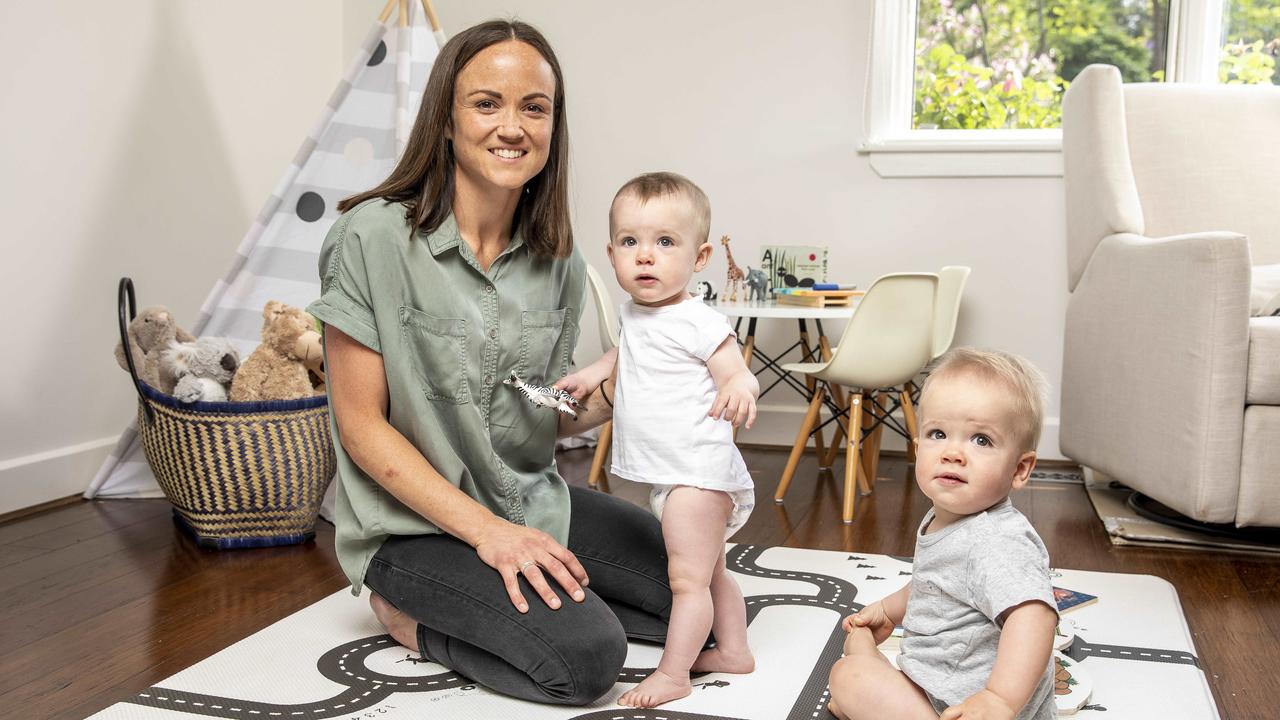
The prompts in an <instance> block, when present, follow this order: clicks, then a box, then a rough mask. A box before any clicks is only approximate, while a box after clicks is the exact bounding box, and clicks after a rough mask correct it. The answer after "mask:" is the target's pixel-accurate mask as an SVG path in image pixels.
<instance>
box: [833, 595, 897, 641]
mask: <svg viewBox="0 0 1280 720" xmlns="http://www.w3.org/2000/svg"><path fill="white" fill-rule="evenodd" d="M840 627H842V628H844V631H845V632H852V631H853V629H854V628H855V627H864V628H867V629H868V630H870V631H871V636H872V637H873V638H875V641H876V645H879V644H880V643H882V642H884V641H885V638H888V637H889V636H890V635H892V634H893V622H892V621H890V620H889V616H888V615H886V614H885V612H884V605H881V604H880V603H879V602H874V603H871V604H870V605H868V606H866V607H864V608H862V609H861V610H859V611H858V612H856V613H854V614H852V615H850V616H849V617H846V618H845V619H844V621H843V622H841V623H840Z"/></svg>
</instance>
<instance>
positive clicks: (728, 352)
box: [557, 173, 760, 707]
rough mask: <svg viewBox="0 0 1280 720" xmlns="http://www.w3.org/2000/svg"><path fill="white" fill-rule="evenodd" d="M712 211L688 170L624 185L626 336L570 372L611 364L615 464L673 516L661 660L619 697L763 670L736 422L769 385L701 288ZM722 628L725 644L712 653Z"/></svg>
mask: <svg viewBox="0 0 1280 720" xmlns="http://www.w3.org/2000/svg"><path fill="white" fill-rule="evenodd" d="M710 223H711V207H710V203H709V202H708V201H707V196H706V195H705V194H704V193H703V192H702V190H701V189H699V188H698V186H697V185H694V184H693V183H692V182H690V181H689V180H688V179H686V178H684V177H682V176H680V175H676V174H674V173H649V174H646V175H641V176H639V177H637V178H635V179H633V180H631V181H629V182H628V183H627V184H625V185H623V186H622V189H621V190H619V191H618V194H617V195H616V196H615V197H614V199H613V205H612V207H611V208H610V210H609V236H610V239H609V262H610V263H611V264H612V265H613V270H614V273H615V274H616V275H617V278H618V283H619V284H620V285H621V286H622V287H623V289H624V290H626V291H627V293H628V294H629V295H631V299H630V300H628V301H627V302H625V303H623V304H622V308H621V311H620V321H621V326H622V332H621V342H620V343H619V346H618V348H617V349H616V351H610V352H609V353H607V354H606V355H605V356H604V357H602V358H601V359H600V360H598V361H596V362H595V363H593V364H592V365H591V366H589V367H587V368H584V369H583V370H581V371H579V372H578V373H575V374H574V375H571V376H569V377H567V378H565V379H563V380H561V381H560V382H559V383H557V386H558V387H561V388H564V389H567V390H569V391H570V392H574V393H575V394H580V393H581V392H582V391H584V390H586V391H590V390H594V388H595V386H596V385H598V384H599V383H600V382H601V381H603V380H604V379H605V378H608V377H610V376H612V378H611V381H612V384H613V387H612V388H611V387H610V384H609V382H608V381H606V382H605V387H604V393H605V397H606V399H607V398H610V397H612V398H613V467H612V472H613V473H614V474H616V475H618V476H619V477H622V478H626V479H628V480H634V481H637V482H645V483H650V484H652V485H653V490H652V492H651V494H650V504H651V505H652V507H653V510H654V512H655V513H656V514H657V515H658V517H659V518H660V519H661V520H662V535H663V538H664V539H665V540H666V545H667V558H668V560H667V574H668V575H669V576H670V582H671V593H672V605H671V621H670V624H669V626H668V629H667V642H666V646H665V647H664V648H663V652H662V660H661V662H660V663H659V664H658V669H657V670H656V671H655V672H654V673H653V674H652V675H650V676H649V677H647V678H645V679H644V680H643V681H642V682H641V683H640V684H639V685H638V686H636V687H635V688H634V689H632V690H630V691H628V692H626V693H624V694H623V695H622V697H621V698H619V699H618V702H619V704H622V705H629V706H631V707H654V706H656V705H660V704H662V703H665V702H669V701H671V700H675V699H678V698H682V697H684V696H686V695H688V694H689V693H690V692H692V689H693V688H692V684H691V683H690V679H689V673H690V672H691V671H692V672H730V673H749V672H751V671H752V670H754V669H755V658H754V657H752V655H751V650H750V648H749V647H748V646H747V617H746V606H745V605H744V604H743V600H742V591H741V590H739V589H738V584H737V583H736V582H735V581H734V579H733V577H732V576H731V575H730V574H729V572H728V571H727V570H726V569H725V556H724V541H725V539H726V538H727V537H728V536H729V535H730V534H732V533H733V532H734V531H736V530H737V529H738V528H740V527H741V526H742V525H743V523H745V522H746V520H747V516H749V515H750V514H751V509H752V508H753V507H754V506H755V491H754V489H753V486H752V482H751V475H750V474H749V473H748V472H747V467H746V464H745V463H744V462H743V461H742V455H741V454H740V453H739V452H738V448H737V446H735V445H734V443H733V428H734V427H737V426H738V425H741V424H744V423H745V424H746V426H747V427H750V426H751V424H752V423H753V422H755V417H756V396H757V395H759V394H760V385H759V383H758V382H757V381H756V378H755V375H753V374H752V373H751V371H750V370H749V369H747V365H746V363H745V362H744V361H743V358H742V354H741V352H740V351H739V350H738V343H737V339H736V337H735V336H734V333H733V329H732V328H730V327H729V322H728V320H726V319H725V317H724V315H721V314H720V313H718V312H716V311H715V310H712V309H711V308H708V307H707V306H706V305H703V304H702V302H701V300H700V299H697V298H696V297H694V296H692V295H691V294H690V293H689V290H688V288H689V281H690V279H691V278H692V277H693V273H694V272H696V271H698V270H701V269H702V268H703V267H704V266H706V264H707V260H708V258H710V257H711V249H712V246H711V245H710V244H709V243H708V242H707V234H708V232H709V230H710ZM726 421H727V422H726ZM713 630H714V632H715V638H716V645H715V647H714V648H712V649H710V650H706V651H702V646H703V644H704V643H705V641H706V639H707V636H708V633H709V632H711V631H713Z"/></svg>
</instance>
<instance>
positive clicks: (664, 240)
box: [658, 237, 676, 247]
mask: <svg viewBox="0 0 1280 720" xmlns="http://www.w3.org/2000/svg"><path fill="white" fill-rule="evenodd" d="M658 244H659V245H661V246H662V247H671V246H672V245H675V244H676V241H675V240H672V239H671V238H669V237H661V238H658Z"/></svg>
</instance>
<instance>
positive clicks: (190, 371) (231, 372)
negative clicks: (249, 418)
mask: <svg viewBox="0 0 1280 720" xmlns="http://www.w3.org/2000/svg"><path fill="white" fill-rule="evenodd" d="M238 367H240V353H239V352H237V351H236V349H235V346H233V345H232V344H231V342H230V341H229V340H227V339H226V338H215V337H207V338H200V339H199V340H196V341H194V342H186V343H179V342H174V343H171V344H170V345H169V349H167V350H165V351H164V354H163V355H162V356H161V370H162V371H163V372H166V373H168V374H169V375H171V376H173V377H176V378H177V379H178V381H177V383H176V384H175V385H174V388H173V396H174V397H176V398H178V399H179V400H181V401H182V402H188V403H190V402H225V401H226V399H227V388H228V387H229V386H230V385H231V378H233V377H234V376H235V374H236V368H238Z"/></svg>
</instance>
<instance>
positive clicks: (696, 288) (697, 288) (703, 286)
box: [693, 280, 716, 302]
mask: <svg viewBox="0 0 1280 720" xmlns="http://www.w3.org/2000/svg"><path fill="white" fill-rule="evenodd" d="M693 294H694V295H697V296H698V297H700V298H702V300H703V302H711V301H712V300H715V299H716V292H715V291H714V290H712V289H711V283H709V282H707V281H706V280H699V281H698V282H696V283H694V284H693Z"/></svg>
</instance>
